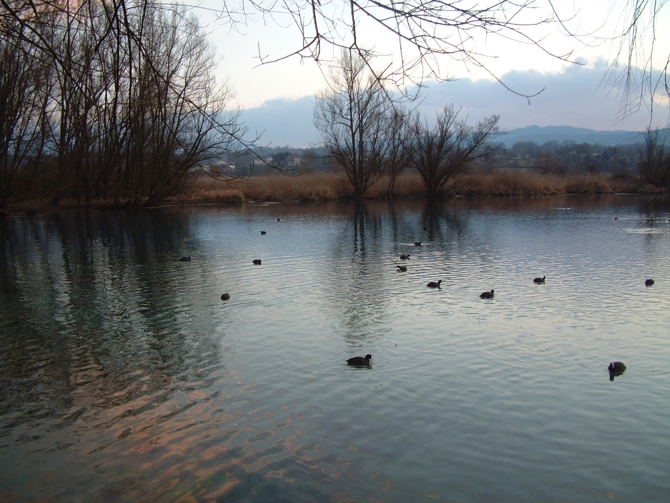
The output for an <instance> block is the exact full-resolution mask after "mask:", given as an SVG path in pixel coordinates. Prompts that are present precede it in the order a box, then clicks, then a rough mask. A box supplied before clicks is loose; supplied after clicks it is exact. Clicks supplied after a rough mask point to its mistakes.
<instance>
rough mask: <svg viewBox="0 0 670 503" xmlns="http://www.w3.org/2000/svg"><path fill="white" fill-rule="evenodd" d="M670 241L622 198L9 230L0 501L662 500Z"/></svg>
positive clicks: (127, 219) (54, 218) (413, 205)
mask: <svg viewBox="0 0 670 503" xmlns="http://www.w3.org/2000/svg"><path fill="white" fill-rule="evenodd" d="M261 231H265V233H266V234H261ZM669 238H670V205H669V204H668V203H667V201H666V202H662V201H660V202H659V201H658V200H650V199H640V198H638V197H631V196H605V197H556V198H537V199H511V200H507V199H495V198H490V199H480V200H466V199H455V200H452V201H448V202H446V203H442V204H427V203H426V202H424V201H397V202H394V203H392V204H391V203H388V202H367V203H362V204H355V203H352V202H339V203H327V204H326V203H324V204H320V205H312V204H298V203H295V204H293V203H281V204H252V203H247V204H244V205H241V206H236V207H218V206H198V207H166V208H161V209H145V210H126V211H59V212H46V213H38V214H34V215H26V214H20V213H15V214H8V215H5V216H0V247H1V248H0V249H1V250H2V255H1V260H0V354H1V355H2V357H1V358H0V385H1V387H0V501H9V502H19V501H59V502H60V501H63V502H105V501H146V502H151V501H157V502H167V501H180V502H189V501H202V502H209V501H223V500H225V501H239V502H267V501H273V502H275V501H276V502H313V501H331V502H336V503H346V502H415V501H428V502H438V501H439V502H480V501H481V502H492V501H493V502H495V501H501V502H511V501H514V502H525V501H528V502H535V501H537V502H539V501H571V502H598V501H603V502H606V501H607V502H609V501H612V500H614V501H620V502H640V501H645V502H667V501H670V462H669V461H668V459H669V457H670V429H669V426H670V288H669V286H670V246H669V245H670V240H669ZM419 241H420V242H421V246H415V245H414V243H415V242H419ZM401 254H410V259H409V260H406V261H401V260H400V259H399V256H400V255H401ZM182 256H190V257H191V261H190V262H182V261H180V260H179V258H180V257H182ZM255 259H260V260H261V265H254V263H253V261H254V260H255ZM401 264H402V265H406V266H407V271H406V272H400V271H399V270H398V268H397V267H396V266H397V265H401ZM541 276H546V280H545V282H544V283H540V284H537V283H534V281H533V279H534V278H535V277H541ZM648 278H653V279H654V281H655V284H654V285H653V286H650V287H647V286H645V280H646V279H648ZM438 280H440V281H441V288H435V289H431V288H427V286H426V284H427V283H428V282H429V281H438ZM492 289H493V290H494V298H493V299H480V293H482V292H484V291H489V290H492ZM224 293H229V295H230V299H229V300H227V301H223V300H221V295H222V294H224ZM368 353H369V354H371V355H372V359H371V361H370V365H369V366H362V367H356V366H349V365H347V364H346V360H347V359H348V358H350V357H352V356H364V355H366V354H368ZM612 361H622V362H624V363H625V364H626V366H627V369H626V371H625V372H624V373H623V374H621V375H618V376H614V375H610V373H609V372H608V370H607V367H608V364H609V363H610V362H612Z"/></svg>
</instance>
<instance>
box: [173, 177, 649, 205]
mask: <svg viewBox="0 0 670 503" xmlns="http://www.w3.org/2000/svg"><path fill="white" fill-rule="evenodd" d="M623 192H626V193H645V192H654V190H653V189H652V188H651V187H642V186H641V185H640V182H639V179H638V178H637V177H635V176H629V175H628V176H621V175H619V176H612V175H609V174H605V173H600V174H574V175H564V176H561V175H551V174H540V173H536V172H533V171H524V170H493V171H490V172H474V173H469V174H465V175H460V176H458V177H455V178H454V179H453V180H451V181H450V183H449V184H448V186H447V187H446V194H447V195H461V196H471V197H478V196H506V197H510V196H512V197H513V196H548V195H562V194H614V193H623ZM352 193H353V187H352V186H351V184H350V183H349V181H348V180H347V178H346V176H345V175H344V174H337V173H309V174H303V175H299V176H286V175H266V176H260V177H251V178H247V179H241V180H236V181H233V182H229V183H224V182H221V181H217V180H213V179H210V178H200V179H198V180H196V181H194V183H193V184H192V186H191V187H190V188H189V189H188V190H187V191H185V192H184V193H182V194H180V195H178V196H175V197H174V198H171V200H172V202H191V203H204V202H232V203H235V202H243V201H286V200H293V201H314V202H318V201H333V200H337V199H346V198H349V197H351V195H352ZM365 196H366V197H367V198H373V199H374V198H388V197H389V178H388V177H383V178H381V179H380V180H378V181H377V182H376V183H375V184H373V185H372V186H371V187H370V188H369V189H368V191H367V192H366V194H365ZM424 196H425V188H424V186H423V181H422V180H421V177H420V176H419V174H418V173H404V174H402V175H401V176H399V177H398V179H397V180H396V183H395V186H394V187H393V192H392V194H391V197H395V198H418V197H424Z"/></svg>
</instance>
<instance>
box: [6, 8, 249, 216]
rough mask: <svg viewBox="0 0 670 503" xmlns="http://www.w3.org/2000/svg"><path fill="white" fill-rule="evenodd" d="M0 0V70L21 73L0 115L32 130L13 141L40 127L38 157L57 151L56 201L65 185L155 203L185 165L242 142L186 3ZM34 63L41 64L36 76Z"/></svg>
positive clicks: (69, 190)
mask: <svg viewBox="0 0 670 503" xmlns="http://www.w3.org/2000/svg"><path fill="white" fill-rule="evenodd" d="M0 5H2V6H3V7H4V11H2V12H0V27H2V28H7V29H4V30H0V44H1V46H0V48H8V50H9V52H8V53H7V54H9V55H10V56H11V58H10V57H5V58H4V59H3V62H4V63H6V64H7V65H9V66H7V67H6V70H7V72H3V74H2V75H0V80H2V79H4V78H5V77H6V78H7V79H10V78H11V79H12V80H13V82H17V81H19V82H26V86H24V88H23V90H22V91H21V92H22V93H23V94H24V95H23V96H22V97H15V98H16V99H14V98H12V99H13V100H14V102H15V103H16V104H18V105H20V106H19V108H20V110H19V108H17V109H16V110H13V111H11V113H0V122H2V121H4V122H6V123H7V128H5V130H7V131H9V130H12V131H18V130H17V126H20V125H21V124H22V122H21V121H24V123H25V126H26V127H28V126H30V128H32V129H31V131H32V132H30V131H28V129H26V127H23V126H22V127H23V129H22V131H23V133H22V134H21V141H22V143H21V145H27V144H28V140H30V139H31V138H33V139H39V141H40V143H39V148H38V149H37V150H38V151H39V152H38V153H37V157H39V155H42V154H44V155H45V156H48V157H50V158H51V159H53V161H54V164H55V166H56V176H57V180H58V183H57V184H56V187H55V188H54V190H53V191H52V196H53V198H52V199H53V202H54V203H56V202H58V201H59V200H60V199H61V198H62V197H63V196H65V195H69V196H72V197H75V198H76V199H77V200H78V201H79V202H80V203H83V204H90V203H91V201H92V200H94V199H107V198H110V197H111V198H113V199H114V200H115V201H116V202H119V203H120V202H128V203H131V204H147V203H149V204H151V203H155V202H157V201H160V200H161V199H162V198H164V197H166V196H167V195H169V194H170V193H172V192H174V191H175V190H177V189H178V188H179V186H180V184H181V182H182V181H183V180H184V178H185V177H186V176H187V175H188V174H189V173H190V172H191V170H192V169H193V168H195V167H198V166H201V165H203V164H204V163H205V162H206V161H208V160H211V159H213V158H217V157H219V156H221V155H222V154H223V153H225V152H228V151H229V150H231V149H232V147H233V146H237V144H238V143H241V144H242V145H244V140H243V139H242V134H243V131H244V130H243V128H242V126H241V125H240V123H239V120H238V119H239V112H234V111H233V112H229V111H227V107H228V105H229V102H230V99H231V93H230V91H229V89H228V88H227V87H226V86H225V85H224V86H220V85H217V84H216V82H215V81H214V77H213V69H214V51H213V48H212V46H211V44H209V43H208V42H207V40H206V39H205V35H204V34H203V32H202V30H201V29H200V28H199V26H198V23H197V20H196V18H195V16H194V15H193V14H189V13H188V12H187V11H186V10H185V9H184V8H181V7H178V6H177V7H174V6H172V7H170V6H167V5H165V4H162V3H160V2H157V1H154V0H112V1H111V2H106V3H104V2H94V1H82V2H77V3H72V2H59V1H54V2H50V1H43V2H37V3H33V2H29V3H19V2H10V3H6V2H5V3H3V2H2V1H1V0H0ZM12 9H14V10H12ZM10 28H11V29H10ZM17 48H18V49H20V50H18V51H17V50H16V49H17ZM5 52H6V51H5ZM12 58H14V59H13V60H12ZM17 58H20V59H17ZM12 61H13V62H12ZM12 65H13V66H12ZM34 68H38V69H39V68H42V69H45V70H44V72H43V73H44V76H45V77H44V78H42V79H41V80H40V81H39V84H35V82H37V81H36V80H35V78H34V77H35V75H36V74H35V72H34ZM10 70H11V71H10ZM47 77H48V78H47ZM31 79H32V80H31ZM31 82H32V84H31ZM7 83H8V86H7V89H10V88H11V85H9V80H7ZM31 86H32V87H31ZM0 87H1V86H0ZM0 92H1V90H0ZM26 97H28V98H29V99H26ZM10 101H11V100H10ZM18 105H17V106H18ZM21 107H23V108H21ZM28 112H29V113H28ZM36 114H38V115H36ZM31 135H32V136H31ZM31 141H32V140H31ZM10 143H11V142H10ZM14 143H15V144H16V142H14ZM31 144H35V141H32V143H31ZM8 149H9V150H8V151H10V150H11V152H12V153H16V152H19V150H17V149H16V148H15V147H8ZM22 151H24V152H28V150H26V149H25V148H23V150H22ZM23 157H26V156H25V155H24V156H23ZM37 157H36V156H35V155H33V156H32V158H37ZM12 169H13V170H14V171H16V169H15V168H12ZM5 173H9V171H8V170H5ZM5 178H7V177H5ZM7 179H8V178H7Z"/></svg>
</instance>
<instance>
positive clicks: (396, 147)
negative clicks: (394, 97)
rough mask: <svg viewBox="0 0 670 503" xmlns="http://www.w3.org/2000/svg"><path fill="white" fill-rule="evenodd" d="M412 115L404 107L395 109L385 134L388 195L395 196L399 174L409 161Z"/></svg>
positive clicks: (385, 167)
mask: <svg viewBox="0 0 670 503" xmlns="http://www.w3.org/2000/svg"><path fill="white" fill-rule="evenodd" d="M410 117H411V115H410V114H409V113H408V112H407V111H406V110H405V109H404V108H402V107H399V106H396V107H394V109H393V113H392V117H391V120H390V121H389V125H388V129H387V132H386V135H385V139H386V153H385V157H384V164H385V166H384V171H385V173H386V175H387V176H388V179H389V183H388V187H387V194H388V197H392V196H393V189H394V188H395V182H396V180H397V179H398V176H400V174H401V173H402V172H403V171H404V170H405V168H406V167H407V163H408V162H409V149H408V144H407V138H408V137H409V118H410Z"/></svg>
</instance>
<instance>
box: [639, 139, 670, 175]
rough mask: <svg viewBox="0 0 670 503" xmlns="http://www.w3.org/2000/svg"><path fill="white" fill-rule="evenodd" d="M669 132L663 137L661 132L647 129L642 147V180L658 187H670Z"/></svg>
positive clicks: (640, 163) (640, 168)
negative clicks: (667, 142) (667, 141)
mask: <svg viewBox="0 0 670 503" xmlns="http://www.w3.org/2000/svg"><path fill="white" fill-rule="evenodd" d="M667 131H668V130H667V129H666V130H665V135H662V134H661V132H660V131H659V130H651V129H647V131H646V132H645V134H644V144H643V145H642V146H641V147H640V162H639V164H638V169H639V171H640V178H642V179H643V180H645V181H646V182H647V183H650V184H652V185H655V186H657V187H670V152H668V148H667V147H666V145H665V141H666V140H667Z"/></svg>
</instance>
